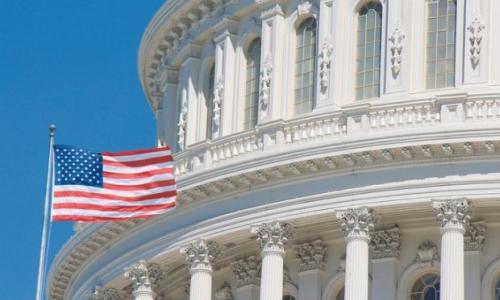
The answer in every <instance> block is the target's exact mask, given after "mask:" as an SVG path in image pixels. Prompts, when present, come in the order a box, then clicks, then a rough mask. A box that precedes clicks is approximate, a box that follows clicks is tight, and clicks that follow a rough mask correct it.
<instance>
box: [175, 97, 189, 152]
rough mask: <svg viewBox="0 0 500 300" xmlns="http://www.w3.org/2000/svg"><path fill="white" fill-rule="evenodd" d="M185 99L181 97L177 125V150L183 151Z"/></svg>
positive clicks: (185, 122) (186, 109) (185, 116)
mask: <svg viewBox="0 0 500 300" xmlns="http://www.w3.org/2000/svg"><path fill="white" fill-rule="evenodd" d="M187 113H188V107H187V99H186V97H183V99H182V103H181V111H180V113H179V123H177V145H178V146H179V150H181V151H182V150H184V148H185V145H186V143H185V139H186V125H187Z"/></svg>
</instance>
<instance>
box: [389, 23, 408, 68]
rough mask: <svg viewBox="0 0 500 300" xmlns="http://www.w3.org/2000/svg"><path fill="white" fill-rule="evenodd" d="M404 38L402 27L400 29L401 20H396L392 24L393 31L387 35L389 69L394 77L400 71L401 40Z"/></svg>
mask: <svg viewBox="0 0 500 300" xmlns="http://www.w3.org/2000/svg"><path fill="white" fill-rule="evenodd" d="M404 39H405V34H404V32H403V29H401V22H400V21H398V22H396V25H395V26H394V31H393V32H392V34H391V36H390V37H389V41H390V42H391V70H392V76H394V78H396V77H397V76H398V75H399V72H400V71H401V60H402V53H403V40H404Z"/></svg>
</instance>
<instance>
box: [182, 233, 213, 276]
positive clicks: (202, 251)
mask: <svg viewBox="0 0 500 300" xmlns="http://www.w3.org/2000/svg"><path fill="white" fill-rule="evenodd" d="M181 254H184V255H185V256H186V262H187V263H188V266H189V268H190V269H191V270H194V269H203V270H210V271H211V270H212V264H213V263H214V261H215V260H216V259H217V258H218V257H219V256H220V254H221V250H220V248H219V246H218V244H217V243H216V242H214V241H205V240H202V239H199V240H197V241H195V242H193V243H191V244H189V245H188V246H186V247H183V248H181Z"/></svg>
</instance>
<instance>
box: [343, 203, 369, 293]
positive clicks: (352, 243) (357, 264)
mask: <svg viewBox="0 0 500 300" xmlns="http://www.w3.org/2000/svg"><path fill="white" fill-rule="evenodd" d="M337 219H339V220H340V222H341V225H342V230H343V231H344V234H345V240H346V243H347V246H346V266H345V268H346V270H345V296H344V298H345V300H368V254H369V253H368V243H369V242H370V231H371V230H372V229H373V227H374V221H375V220H374V216H373V213H372V210H370V209H368V208H366V207H362V208H355V209H347V210H343V211H339V212H337Z"/></svg>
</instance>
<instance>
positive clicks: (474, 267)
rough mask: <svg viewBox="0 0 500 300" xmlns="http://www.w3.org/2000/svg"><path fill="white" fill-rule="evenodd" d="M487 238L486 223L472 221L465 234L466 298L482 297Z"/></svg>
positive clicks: (473, 299)
mask: <svg viewBox="0 0 500 300" xmlns="http://www.w3.org/2000/svg"><path fill="white" fill-rule="evenodd" d="M485 240H486V225H485V223H484V222H474V223H471V224H470V225H469V227H468V228H467V231H466V232H465V236H464V246H465V282H467V289H466V290H465V300H476V299H481V255H482V249H483V245H484V242H485Z"/></svg>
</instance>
